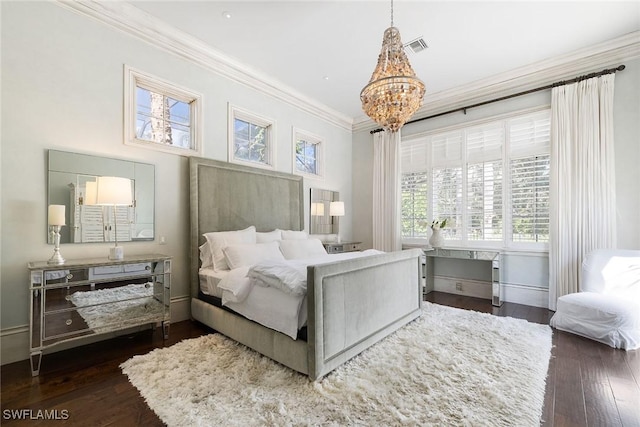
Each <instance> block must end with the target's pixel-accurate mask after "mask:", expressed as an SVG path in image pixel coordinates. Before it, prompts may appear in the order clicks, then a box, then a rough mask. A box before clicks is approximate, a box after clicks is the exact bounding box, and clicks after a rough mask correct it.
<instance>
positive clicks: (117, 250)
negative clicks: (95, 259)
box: [109, 246, 124, 260]
mask: <svg viewBox="0 0 640 427" xmlns="http://www.w3.org/2000/svg"><path fill="white" fill-rule="evenodd" d="M109 259H111V260H121V259H124V248H123V247H122V246H114V247H112V248H111V249H109Z"/></svg>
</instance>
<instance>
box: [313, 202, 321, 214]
mask: <svg viewBox="0 0 640 427" xmlns="http://www.w3.org/2000/svg"><path fill="white" fill-rule="evenodd" d="M311 215H313V216H324V202H317V203H311Z"/></svg>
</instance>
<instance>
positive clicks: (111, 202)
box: [86, 176, 133, 260]
mask: <svg viewBox="0 0 640 427" xmlns="http://www.w3.org/2000/svg"><path fill="white" fill-rule="evenodd" d="M87 184H89V183H87ZM90 191H93V190H90V188H87V190H86V193H87V199H89V198H90V197H91V195H90V194H89V192H90ZM95 194H96V197H95V204H96V205H98V206H113V219H114V225H115V228H114V232H115V246H114V247H112V248H111V249H109V259H112V260H120V259H123V258H124V249H123V248H122V246H118V219H117V213H118V211H117V207H118V206H130V205H131V204H132V203H133V195H132V193H131V180H130V179H128V178H121V177H117V176H99V177H98V179H97V181H96V192H95Z"/></svg>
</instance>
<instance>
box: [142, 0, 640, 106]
mask: <svg viewBox="0 0 640 427" xmlns="http://www.w3.org/2000/svg"><path fill="white" fill-rule="evenodd" d="M129 3H131V4H132V5H133V6H135V7H137V8H139V9H141V10H143V11H144V12H146V13H148V14H151V15H153V16H154V17H155V18H158V19H160V20H162V21H164V22H166V23H168V24H169V25H171V26H173V27H175V28H177V29H179V30H181V31H183V32H186V33H188V34H189V35H191V36H193V37H196V38H198V39H200V40H201V41H203V42H205V43H207V44H209V45H210V46H212V47H213V48H214V49H216V50H218V51H220V52H222V53H224V54H226V55H227V56H230V57H232V58H234V59H236V60H238V61H240V62H241V63H243V64H245V65H247V66H248V67H249V68H251V69H253V70H255V71H258V72H259V73H262V74H266V75H268V76H270V77H271V78H272V79H275V80H277V81H280V82H282V83H284V84H285V85H287V86H289V87H291V88H293V89H295V90H296V91H298V92H300V93H301V94H303V95H305V96H307V97H309V98H312V99H314V100H316V101H319V102H320V103H322V104H324V105H326V106H328V107H330V108H331V109H333V110H336V111H338V112H340V113H343V114H345V115H347V116H349V117H352V118H358V117H362V116H363V113H362V110H361V105H360V98H359V95H360V90H361V89H362V87H364V86H365V85H366V84H367V83H368V81H369V78H370V77H371V73H372V72H373V69H374V67H375V65H376V61H377V57H378V54H379V53H380V47H381V44H382V34H383V32H384V30H385V29H386V28H387V27H388V26H389V25H390V2H389V1H362V0H361V1H304V0H300V1H279V2H278V1H231V2H222V1H220V2H218V1H190V0H179V1H131V2H129ZM225 12H228V13H229V14H230V15H231V17H230V18H228V17H226V16H225ZM394 25H395V26H396V27H398V28H399V30H400V33H401V35H402V40H403V42H404V43H407V42H409V41H411V40H414V39H416V38H419V37H422V38H423V39H424V40H425V41H426V43H427V45H428V46H429V47H428V49H426V50H423V51H422V52H420V53H417V54H414V53H409V54H408V57H409V60H410V62H411V65H412V66H413V68H414V70H415V71H416V74H417V75H418V77H419V78H421V79H422V80H423V81H424V82H425V84H426V86H427V93H426V95H425V98H428V97H429V95H430V94H433V93H436V92H439V91H443V90H448V89H451V88H455V87H458V86H462V85H465V84H468V83H471V82H474V81H477V80H482V79H485V78H488V77H490V76H493V75H496V74H499V73H503V72H508V71H510V70H514V69H516V68H519V67H523V66H526V65H529V64H533V63H536V62H539V61H542V60H545V59H549V58H553V57H557V56H562V55H566V54H568V53H570V52H573V51H575V50H578V49H583V48H588V47H590V46H593V45H594V44H597V43H601V42H604V41H608V40H611V39H613V38H616V37H619V36H622V35H624V34H628V33H631V32H634V31H638V30H640V2H639V1H627V2H613V1H571V2H559V1H536V2H521V1H510V2H507V1H502V2H486V1H467V2H460V1H402V0H396V1H395V3H394Z"/></svg>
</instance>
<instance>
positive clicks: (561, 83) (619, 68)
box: [369, 65, 625, 134]
mask: <svg viewBox="0 0 640 427" xmlns="http://www.w3.org/2000/svg"><path fill="white" fill-rule="evenodd" d="M624 69H625V66H624V65H618V66H617V67H615V68H608V69H606V70H602V71H600V72H597V73H591V74H585V75H584V76H579V77H574V78H573V79H569V80H562V81H559V82H555V83H551V84H550V85H546V86H541V87H537V88H535V89H529V90H525V91H524V92H518V93H514V94H513V95H507V96H503V97H500V98H496V99H491V100H489V101H484V102H479V103H477V104H473V105H468V106H466V107H460V108H456V109H453V110H449V111H445V112H443V113H438V114H434V115H432V116H427V117H421V118H419V119H415V120H410V121H408V122H407V123H405V125H408V124H411V123H416V122H420V121H422V120H428V119H433V118H436V117H440V116H444V115H446V114H451V113H455V112H457V111H462V112H464V114H467V110H468V109H470V108H475V107H480V106H482V105H487V104H491V103H493V102H498V101H504V100H506V99H511V98H516V97H518V96H522V95H528V94H530V93H534V92H539V91H541V90H547V89H552V88H554V87H558V86H564V85H568V84H571V83H576V82H581V81H582V80H587V79H592V78H594V77H600V76H604V75H605V74H611V73H615V72H616V71H622V70H624ZM383 130H384V129H374V130H372V131H370V132H369V133H370V134H374V133H378V132H382V131H383Z"/></svg>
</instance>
